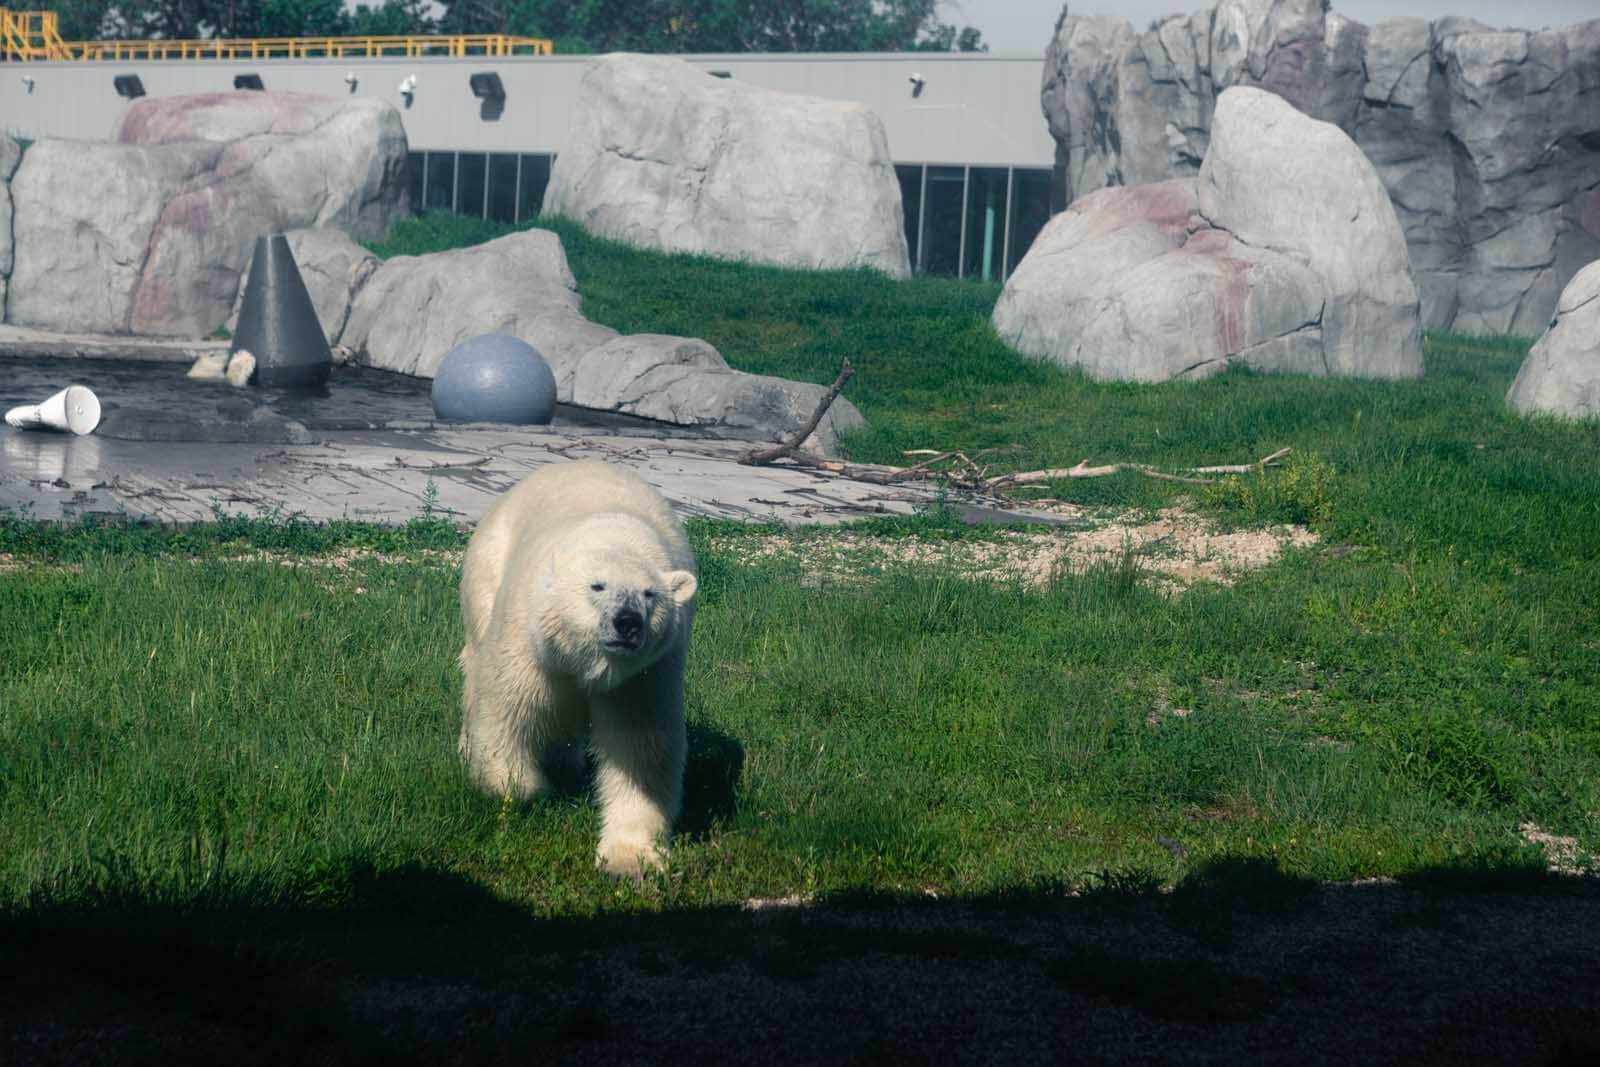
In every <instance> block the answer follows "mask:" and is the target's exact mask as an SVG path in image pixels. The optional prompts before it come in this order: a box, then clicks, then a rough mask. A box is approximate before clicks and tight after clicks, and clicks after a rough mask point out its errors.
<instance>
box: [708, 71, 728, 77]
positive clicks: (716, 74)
mask: <svg viewBox="0 0 1600 1067" xmlns="http://www.w3.org/2000/svg"><path fill="white" fill-rule="evenodd" d="M706 73H707V74H709V75H711V76H712V77H713V78H731V77H733V71H731V70H708V71H706Z"/></svg>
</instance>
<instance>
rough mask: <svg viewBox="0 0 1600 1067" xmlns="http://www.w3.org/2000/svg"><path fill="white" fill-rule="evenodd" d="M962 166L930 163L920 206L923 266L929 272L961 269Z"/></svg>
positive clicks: (951, 271) (963, 171)
mask: <svg viewBox="0 0 1600 1067" xmlns="http://www.w3.org/2000/svg"><path fill="white" fill-rule="evenodd" d="M965 179H966V168H964V167H929V168H928V191H927V194H926V195H927V203H925V204H924V205H923V208H922V249H921V251H922V269H923V270H924V271H926V272H927V273H929V274H957V273H959V272H960V270H961V186H962V183H963V182H964V181H965Z"/></svg>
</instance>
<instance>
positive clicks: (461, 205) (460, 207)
mask: <svg viewBox="0 0 1600 1067" xmlns="http://www.w3.org/2000/svg"><path fill="white" fill-rule="evenodd" d="M488 178H489V161H488V157H487V156H485V155H484V154H483V153H482V152H462V153H461V154H460V155H458V156H457V157H456V214H458V215H469V216H471V217H472V218H475V219H481V218H483V204H484V191H485V190H484V186H485V183H486V182H487V181H488Z"/></svg>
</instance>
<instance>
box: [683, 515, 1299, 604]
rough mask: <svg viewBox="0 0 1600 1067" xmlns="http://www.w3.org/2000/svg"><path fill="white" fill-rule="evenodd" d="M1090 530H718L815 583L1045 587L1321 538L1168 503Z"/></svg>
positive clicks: (1204, 576) (1218, 563)
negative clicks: (943, 574)
mask: <svg viewBox="0 0 1600 1067" xmlns="http://www.w3.org/2000/svg"><path fill="white" fill-rule="evenodd" d="M1078 514H1080V515H1081V517H1083V518H1085V520H1086V522H1088V523H1089V524H1090V525H1088V526H1087V527H1086V528H1081V529H1080V528H1052V529H1048V530H1027V531H1005V532H1003V533H1001V534H1000V535H999V536H998V537H997V538H995V539H993V540H984V541H962V540H940V539H932V538H925V537H876V536H869V535H866V534H860V533H837V534H830V535H827V536H808V537H800V536H795V535H791V534H786V533H780V534H773V535H771V536H766V537H760V538H752V537H749V536H740V535H733V536H728V537H721V538H715V539H713V540H712V547H713V548H715V549H716V550H718V551H720V552H726V553H728V554H730V555H732V556H734V557H735V558H736V559H738V560H740V561H741V562H746V563H753V562H758V561H764V560H783V561H795V562H798V563H799V564H800V565H801V566H802V567H803V568H804V570H805V572H806V577H807V580H808V581H809V582H810V583H821V582H824V581H851V580H860V579H862V578H865V577H869V576H871V575H872V574H873V573H875V572H879V571H882V570H887V569H893V568H898V567H914V568H917V569H928V570H936V569H939V570H947V571H949V572H952V573H954V574H956V575H958V576H960V577H964V578H969V579H976V580H979V581H994V582H1011V581H1021V582H1022V583H1023V584H1024V585H1027V586H1029V587H1033V588H1038V587H1041V586H1044V585H1047V584H1049V583H1050V582H1051V581H1052V580H1053V579H1055V578H1057V577H1058V576H1060V575H1063V574H1074V573H1081V572H1083V571H1085V570H1088V569H1090V568H1093V567H1097V566H1107V565H1117V564H1119V563H1121V562H1122V561H1124V560H1128V561H1131V562H1132V564H1133V566H1135V567H1136V569H1137V570H1138V572H1139V573H1140V574H1141V575H1143V576H1148V577H1151V578H1153V579H1154V580H1155V582H1156V584H1157V585H1158V587H1160V588H1163V589H1165V590H1167V591H1169V592H1178V591H1181V590H1182V589H1184V588H1186V587H1187V586H1189V585H1192V584H1193V583H1195V582H1201V581H1206V582H1215V583H1217V584H1219V585H1227V584H1229V583H1231V582H1232V581H1234V580H1235V579H1236V578H1237V577H1238V576H1239V575H1241V574H1243V573H1246V572H1248V571H1252V570H1258V569H1260V568H1262V567H1265V566H1267V565H1268V564H1270V563H1272V562H1273V561H1274V560H1276V559H1277V558H1278V557H1279V555H1280V554H1282V552H1283V550H1284V548H1285V547H1296V548H1301V547H1305V546H1307V545H1311V544H1315V543H1316V541H1317V536H1316V535H1315V534H1313V533H1312V532H1311V531H1310V530H1308V529H1306V528H1305V527H1303V526H1290V525H1280V526H1271V527H1267V528H1265V529H1255V530H1229V531H1223V530H1219V529H1218V528H1217V527H1216V525H1215V524H1214V523H1212V522H1210V521H1209V520H1207V519H1205V518H1203V517H1201V516H1199V515H1195V514H1192V513H1190V512H1187V511H1184V510H1183V509H1181V508H1166V509H1164V510H1162V511H1160V512H1158V513H1157V514H1156V515H1155V517H1154V518H1149V517H1147V516H1138V517H1135V516H1128V515H1110V516H1105V517H1102V518H1100V519H1098V521H1097V520H1096V519H1095V518H1094V517H1092V516H1090V515H1089V514H1087V513H1078Z"/></svg>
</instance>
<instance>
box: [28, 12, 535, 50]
mask: <svg viewBox="0 0 1600 1067" xmlns="http://www.w3.org/2000/svg"><path fill="white" fill-rule="evenodd" d="M0 38H3V43H4V50H5V58H6V59H7V60H19V59H21V60H26V59H104V60H116V61H131V60H149V59H306V58H322V57H328V58H375V57H377V56H411V57H415V56H520V55H533V56H547V55H549V54H550V53H551V51H552V45H551V43H550V42H549V41H547V40H544V39H543V38H540V37H512V36H509V35H507V34H503V33H456V34H407V35H404V36H394V37H237V38H226V37H218V38H213V39H211V40H172V41H167V40H145V41H63V40H62V39H61V36H60V33H59V31H58V29H57V21H56V15H55V12H53V11H11V10H9V9H7V8H3V7H0Z"/></svg>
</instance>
